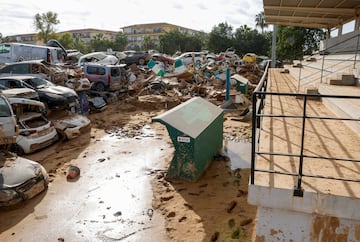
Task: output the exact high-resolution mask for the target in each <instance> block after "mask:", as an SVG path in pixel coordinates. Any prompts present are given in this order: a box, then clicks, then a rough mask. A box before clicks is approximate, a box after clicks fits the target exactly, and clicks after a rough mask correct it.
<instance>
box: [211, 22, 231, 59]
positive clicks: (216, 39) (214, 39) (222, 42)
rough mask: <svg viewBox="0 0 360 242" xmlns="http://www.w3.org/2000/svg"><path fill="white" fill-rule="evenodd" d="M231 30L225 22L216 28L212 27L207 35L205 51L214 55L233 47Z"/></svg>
mask: <svg viewBox="0 0 360 242" xmlns="http://www.w3.org/2000/svg"><path fill="white" fill-rule="evenodd" d="M232 30H233V28H232V26H230V25H228V24H227V23H226V22H225V23H220V24H218V26H214V27H213V29H212V30H211V32H210V33H209V38H208V42H207V49H208V50H210V51H213V52H215V53H219V52H221V51H224V50H226V49H227V48H229V47H231V46H234V37H233V33H232Z"/></svg>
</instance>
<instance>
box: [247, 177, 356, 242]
mask: <svg viewBox="0 0 360 242" xmlns="http://www.w3.org/2000/svg"><path fill="white" fill-rule="evenodd" d="M248 202H249V203H250V204H253V205H256V206H258V215H257V224H256V237H255V238H254V241H257V242H266V241H292V242H297V241H299V242H303V241H311V242H312V241H314V242H315V241H316V242H327V241H334V242H335V241H336V242H337V241H347V242H350V241H352V242H355V241H360V210H359V204H360V199H358V198H349V197H342V196H334V195H331V194H320V193H316V192H306V191H305V192H304V196H303V197H295V196H293V190H290V189H280V188H270V187H264V186H257V185H251V184H250V185H249V194H248Z"/></svg>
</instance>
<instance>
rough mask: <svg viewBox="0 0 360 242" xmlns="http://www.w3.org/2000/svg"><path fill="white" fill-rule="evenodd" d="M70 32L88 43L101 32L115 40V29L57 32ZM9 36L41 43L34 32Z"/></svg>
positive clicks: (19, 40) (14, 40) (12, 38)
mask: <svg viewBox="0 0 360 242" xmlns="http://www.w3.org/2000/svg"><path fill="white" fill-rule="evenodd" d="M64 33H70V34H71V35H72V37H73V38H77V37H79V38H80V39H81V40H83V41H84V42H85V43H89V42H90V40H91V38H93V37H94V36H96V35H98V34H102V35H103V36H104V37H105V38H107V39H109V40H115V37H116V34H117V33H118V32H116V31H109V30H101V29H76V30H68V31H62V32H58V34H64ZM8 38H10V42H21V43H25V44H42V42H41V41H38V40H37V39H36V33H33V34H18V35H12V36H8Z"/></svg>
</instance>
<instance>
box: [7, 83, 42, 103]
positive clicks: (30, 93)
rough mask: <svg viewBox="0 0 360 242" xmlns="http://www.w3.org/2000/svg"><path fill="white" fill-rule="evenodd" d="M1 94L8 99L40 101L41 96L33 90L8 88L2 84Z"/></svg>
mask: <svg viewBox="0 0 360 242" xmlns="http://www.w3.org/2000/svg"><path fill="white" fill-rule="evenodd" d="M0 93H2V94H3V95H4V96H6V97H7V98H9V97H17V98H28V99H33V100H39V95H38V94H37V92H36V91H35V90H33V89H31V88H7V87H5V86H3V85H1V84H0Z"/></svg>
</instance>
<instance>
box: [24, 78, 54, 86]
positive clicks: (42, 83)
mask: <svg viewBox="0 0 360 242" xmlns="http://www.w3.org/2000/svg"><path fill="white" fill-rule="evenodd" d="M26 83H28V84H29V85H31V86H32V87H34V88H43V87H48V86H54V84H52V83H51V82H49V81H47V80H45V79H41V78H33V79H29V80H26Z"/></svg>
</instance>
